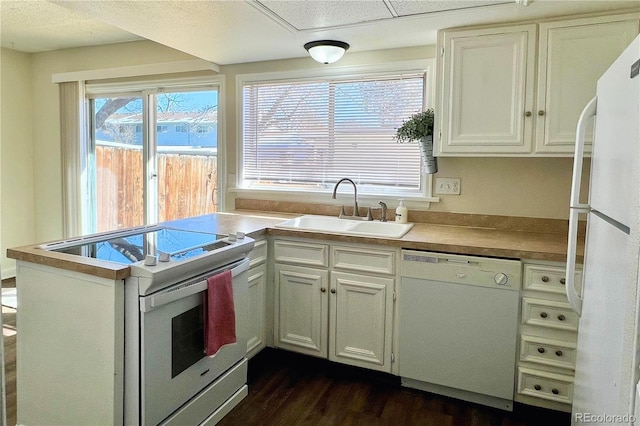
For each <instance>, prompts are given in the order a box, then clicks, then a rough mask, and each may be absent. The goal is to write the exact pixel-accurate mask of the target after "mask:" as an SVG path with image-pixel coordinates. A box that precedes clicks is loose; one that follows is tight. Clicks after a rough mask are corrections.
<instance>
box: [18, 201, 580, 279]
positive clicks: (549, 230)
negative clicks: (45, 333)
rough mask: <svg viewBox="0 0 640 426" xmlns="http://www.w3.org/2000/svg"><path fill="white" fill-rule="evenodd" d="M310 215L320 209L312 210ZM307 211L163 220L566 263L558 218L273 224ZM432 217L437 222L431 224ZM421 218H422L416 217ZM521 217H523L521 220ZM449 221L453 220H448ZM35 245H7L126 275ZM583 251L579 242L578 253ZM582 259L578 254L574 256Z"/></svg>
mask: <svg viewBox="0 0 640 426" xmlns="http://www.w3.org/2000/svg"><path fill="white" fill-rule="evenodd" d="M314 211H315V213H314V214H322V212H320V213H318V212H317V210H314ZM301 214H305V213H292V212H274V211H258V210H236V211H233V212H228V213H215V214H209V215H204V216H198V217H193V218H189V219H182V220H177V221H172V222H167V223H165V224H164V225H167V226H169V227H173V228H179V229H187V230H197V231H204V232H211V233H216V234H229V233H235V232H238V231H241V232H244V233H245V234H246V235H248V236H250V237H259V236H262V235H265V234H266V235H274V236H279V237H299V238H317V239H322V240H327V241H333V242H344V243H361V244H374V245H375V244H379V245H383V246H387V247H399V248H406V249H416V250H429V251H438V252H445V253H455V254H465V255H476V256H490V257H501V258H510V259H529V260H545V261H556V262H565V261H566V252H567V233H566V230H565V229H564V227H563V226H558V222H562V221H557V220H549V219H539V220H537V222H535V221H536V220H535V219H522V218H510V217H504V218H498V219H501V220H495V217H494V218H491V217H486V216H477V217H476V216H474V215H458V216H459V217H455V220H453V219H451V217H452V216H453V214H444V215H443V214H439V215H436V216H428V215H427V216H426V217H425V216H424V215H422V216H420V215H419V214H417V213H415V214H413V216H412V214H411V212H410V214H409V221H410V222H412V221H414V222H415V224H414V226H413V228H411V230H410V231H409V232H408V233H407V234H405V236H404V237H402V238H400V239H387V238H375V237H360V236H352V235H344V234H332V233H324V232H311V231H300V230H290V229H280V228H275V227H274V226H275V225H276V224H278V223H280V222H282V221H284V220H287V219H291V218H294V217H297V216H300V215H301ZM430 219H432V220H431V222H436V223H431V222H430V221H429V220H430ZM419 220H420V221H421V222H419ZM523 221H524V222H526V224H525V225H523ZM450 223H457V224H455V225H452V224H450ZM39 245H40V244H38V245H29V246H23V247H17V248H11V249H8V250H7V256H8V257H9V258H12V259H16V260H20V261H25V262H32V263H37V264H43V265H48V266H53V267H57V268H61V269H66V270H71V271H76V272H81V273H86V274H90V275H94V276H99V277H103V278H108V279H114V280H119V279H124V278H126V277H128V276H129V274H130V270H129V267H128V266H127V265H120V264H116V263H112V262H106V261H100V260H96V259H91V258H83V257H79V256H74V255H70V254H65V253H57V252H51V251H45V250H42V249H40V248H38V246H39ZM583 251H584V247H583V244H582V243H580V244H579V246H578V253H580V254H582V253H583ZM577 262H578V263H582V256H581V255H580V256H578V259H577Z"/></svg>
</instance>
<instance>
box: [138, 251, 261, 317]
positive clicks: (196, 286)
mask: <svg viewBox="0 0 640 426" xmlns="http://www.w3.org/2000/svg"><path fill="white" fill-rule="evenodd" d="M248 270H249V259H244V260H243V261H241V262H240V263H239V264H236V266H235V267H233V268H231V276H232V277H234V278H235V277H237V276H238V275H240V274H241V273H243V272H245V271H248ZM223 271H224V269H219V270H218V271H215V272H214V273H212V275H215V274H216V273H219V272H223ZM206 289H207V280H206V279H204V280H201V281H196V282H194V283H193V284H188V285H184V286H178V287H177V288H174V289H168V290H166V291H163V292H160V293H158V294H152V295H151V296H147V297H143V298H141V299H140V312H149V311H152V310H154V309H156V308H158V307H160V306H163V305H166V304H168V303H171V302H173V301H176V300H178V299H182V298H185V297H188V296H191V295H192V294H196V293H200V292H202V291H205V290H206Z"/></svg>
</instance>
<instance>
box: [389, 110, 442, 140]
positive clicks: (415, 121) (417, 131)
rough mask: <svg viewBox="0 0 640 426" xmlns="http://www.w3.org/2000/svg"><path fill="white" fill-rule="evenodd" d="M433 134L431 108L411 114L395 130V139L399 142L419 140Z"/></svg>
mask: <svg viewBox="0 0 640 426" xmlns="http://www.w3.org/2000/svg"><path fill="white" fill-rule="evenodd" d="M430 135H433V108H429V109H427V110H426V111H422V112H418V113H416V114H413V115H412V116H411V117H409V119H408V120H407V121H404V122H403V123H402V126H400V127H399V128H398V130H397V131H396V136H395V139H396V140H397V141H398V142H400V143H404V142H411V141H416V140H420V139H422V138H423V137H425V136H430Z"/></svg>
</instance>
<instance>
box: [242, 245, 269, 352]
mask: <svg viewBox="0 0 640 426" xmlns="http://www.w3.org/2000/svg"><path fill="white" fill-rule="evenodd" d="M267 258H268V252H267V240H266V238H262V239H256V243H255V246H254V248H253V251H252V252H251V253H250V254H249V276H248V280H249V289H248V301H249V308H248V309H247V315H248V316H249V318H248V321H247V324H248V329H249V340H248V341H247V358H251V357H253V356H254V355H255V354H257V353H258V352H260V351H261V350H262V349H263V348H264V347H265V346H266V344H267V343H266V342H267V340H266V333H267V330H266V324H267V321H266V318H267V317H266V314H267V298H266V297H267Z"/></svg>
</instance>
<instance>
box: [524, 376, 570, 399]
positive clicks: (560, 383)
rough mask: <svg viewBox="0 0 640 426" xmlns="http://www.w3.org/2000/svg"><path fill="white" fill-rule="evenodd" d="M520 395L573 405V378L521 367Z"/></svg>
mask: <svg viewBox="0 0 640 426" xmlns="http://www.w3.org/2000/svg"><path fill="white" fill-rule="evenodd" d="M518 393H520V394H522V395H528V396H534V397H536V398H542V399H547V400H549V401H556V402H561V403H563V404H571V402H572V400H573V377H571V376H565V375H564V374H554V373H548V372H546V371H540V370H535V369H532V368H524V367H519V368H518Z"/></svg>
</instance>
